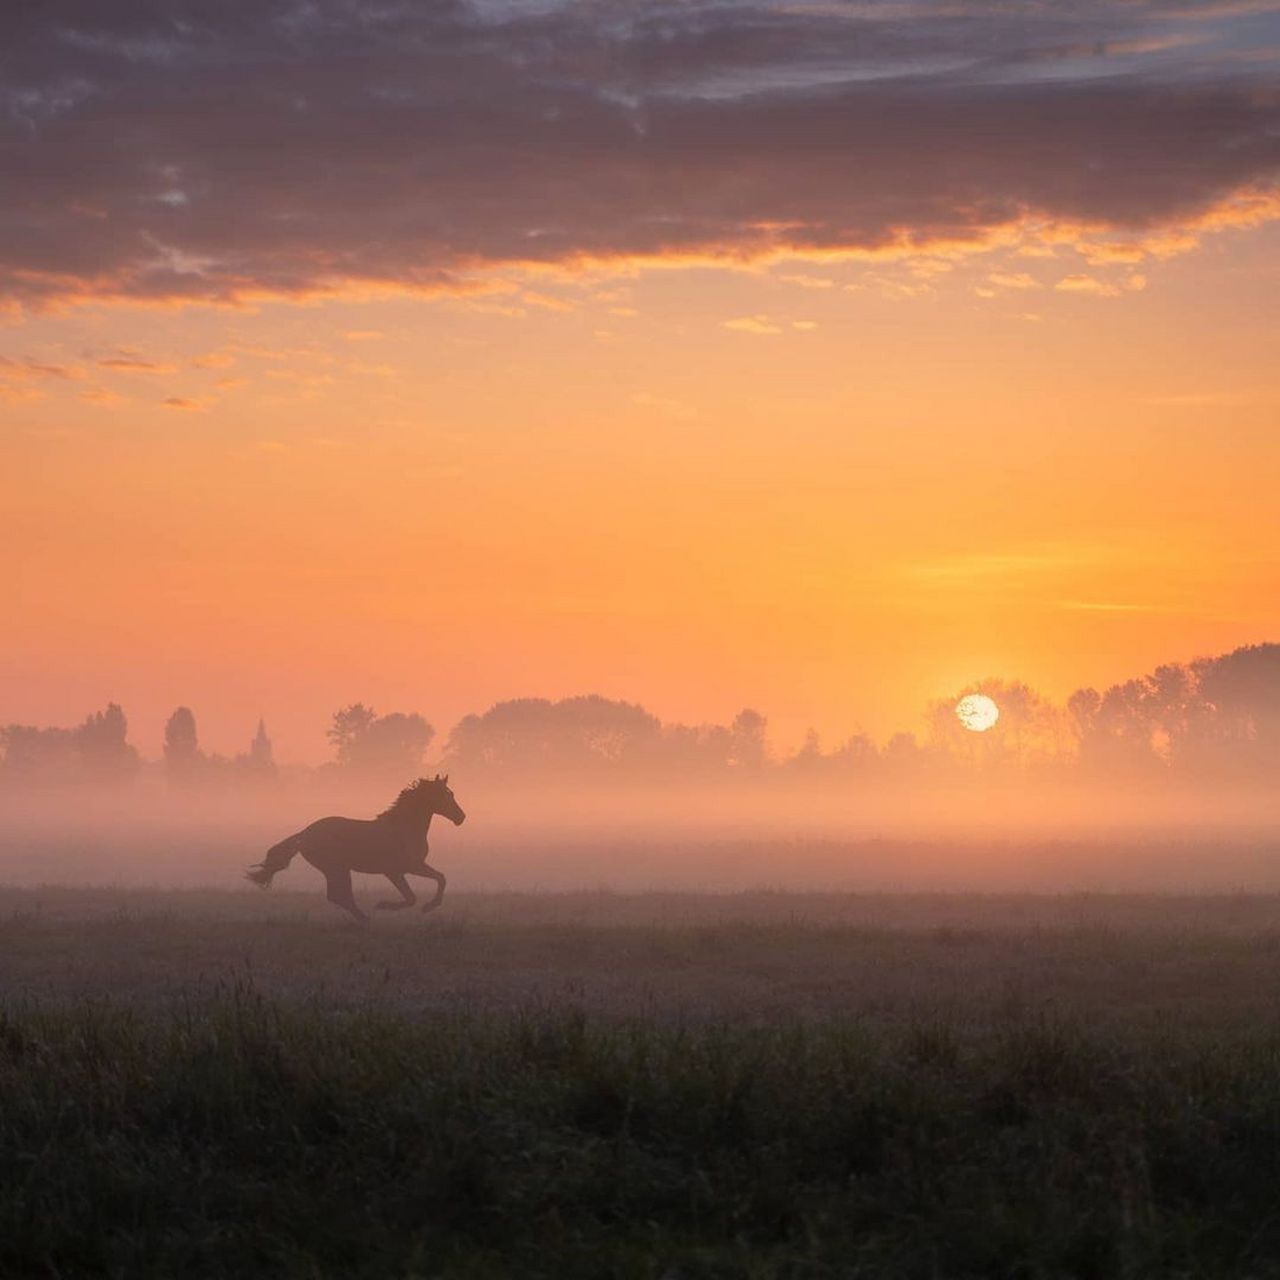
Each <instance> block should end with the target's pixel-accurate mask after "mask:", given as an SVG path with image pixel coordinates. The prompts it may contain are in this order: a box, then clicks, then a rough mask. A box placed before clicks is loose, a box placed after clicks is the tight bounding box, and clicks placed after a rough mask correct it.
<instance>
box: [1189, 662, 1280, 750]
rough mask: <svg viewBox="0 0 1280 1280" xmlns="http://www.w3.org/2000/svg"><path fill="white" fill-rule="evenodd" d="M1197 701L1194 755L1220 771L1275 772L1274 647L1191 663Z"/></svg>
mask: <svg viewBox="0 0 1280 1280" xmlns="http://www.w3.org/2000/svg"><path fill="white" fill-rule="evenodd" d="M1192 671H1193V673H1194V676H1195V679H1196V681H1197V686H1198V692H1199V695H1200V699H1201V711H1200V717H1199V719H1198V720H1197V722H1196V724H1195V726H1194V730H1195V732H1194V738H1195V740H1196V754H1197V755H1198V757H1199V758H1200V760H1201V761H1207V760H1208V759H1213V760H1214V761H1215V763H1217V764H1218V765H1219V766H1220V767H1225V768H1227V769H1242V770H1245V771H1249V772H1252V771H1255V770H1266V771H1271V770H1274V769H1277V768H1280V644H1255V645H1247V646H1245V647H1243V648H1240V649H1236V650H1234V651H1233V652H1231V653H1226V654H1223V655H1221V656H1220V657H1217V658H1201V659H1199V660H1198V661H1196V662H1194V663H1192Z"/></svg>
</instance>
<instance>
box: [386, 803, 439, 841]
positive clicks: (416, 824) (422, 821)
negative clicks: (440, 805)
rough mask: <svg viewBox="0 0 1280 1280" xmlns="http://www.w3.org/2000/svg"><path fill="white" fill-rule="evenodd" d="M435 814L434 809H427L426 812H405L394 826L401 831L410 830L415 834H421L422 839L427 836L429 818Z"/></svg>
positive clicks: (429, 823) (429, 824)
mask: <svg viewBox="0 0 1280 1280" xmlns="http://www.w3.org/2000/svg"><path fill="white" fill-rule="evenodd" d="M434 816H435V811H434V810H430V809H429V810H428V811H427V812H426V813H413V814H406V815H404V816H402V817H401V818H400V820H399V821H398V822H397V823H396V826H398V827H399V828H400V830H401V831H406V832H410V833H412V834H413V835H415V836H419V835H420V836H421V837H422V838H423V839H424V840H425V839H426V838H427V830H428V829H429V828H430V826H431V819H432V818H433V817H434Z"/></svg>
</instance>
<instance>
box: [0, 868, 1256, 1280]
mask: <svg viewBox="0 0 1280 1280" xmlns="http://www.w3.org/2000/svg"><path fill="white" fill-rule="evenodd" d="M372 896H373V897H375V898H376V897H379V896H383V895H381V894H374V895H372ZM0 955H2V956H3V961H2V964H3V968H2V969H0V1275H5V1276H8V1275H13V1276H50V1277H53V1276H58V1277H67V1276H120V1277H125V1276H128V1277H137V1276H155V1277H161V1276H165V1277H168V1276H174V1275H183V1276H226V1275H236V1276H249V1275H270V1276H298V1277H303V1276H305V1277H327V1276H335V1277H336V1276H369V1277H375V1276H376V1277H410V1276H448V1277H490V1276H492V1277H505V1276H530V1277H540V1276H547V1277H551V1276H556V1277H579V1276H580V1277H600V1276H616V1277H637V1278H639V1277H645V1278H649V1280H695V1278H697V1277H731V1276H732V1277H737V1276H749V1277H827V1276H831V1277H836V1276H840V1277H907V1278H912V1277H921V1278H922V1280H923V1278H924V1277H985V1276H1019V1277H1044V1278H1045V1280H1048V1278H1049V1277H1076V1276H1081V1277H1083V1276H1097V1277H1109V1276H1117V1277H1139V1276H1153V1277H1154V1276H1161V1277H1167V1276H1186V1277H1211V1276H1223V1277H1227V1276H1231V1277H1243V1276H1254V1277H1266V1276H1273V1275H1275V1276H1280V1213H1277V1211H1276V1194H1275V1188H1276V1185H1277V1179H1278V1176H1280V898H1277V897H1274V896H1271V895H1265V896H1263V895H1243V894H1222V895H1216V896H1207V895H1206V896H1173V895H1165V896H1131V895H1107V894H1059V895H1049V894H1045V895H994V894H992V895H980V894H967V895H963V894H912V895H883V894H867V893H840V894H836V893H828V894H801V893H781V892H773V893H766V892H753V893H734V894H720V895H713V894H706V895H693V894H613V893H562V894H541V895H539V894H494V893H489V894H482V893H468V894H458V895H451V897H450V898H449V899H448V900H447V903H446V906H445V908H444V909H443V910H442V911H441V912H439V913H437V914H436V915H435V916H431V917H423V916H421V915H419V914H417V913H404V914H400V915H379V916H378V917H376V918H375V920H374V921H373V923H372V925H371V926H370V927H367V928H361V927H358V926H355V925H352V924H350V923H348V922H347V921H345V920H343V919H340V918H337V916H336V913H334V912H333V910H332V908H330V907H328V906H327V904H325V903H324V902H323V900H322V899H320V898H319V897H318V896H316V895H314V894H313V893H291V892H280V891H277V890H273V891H272V893H270V894H261V893H257V892H254V891H250V890H246V891H245V892H236V891H228V892H222V891H213V890H185V891H184V890H154V891H145V890H120V889H70V888H25V889H5V890H0Z"/></svg>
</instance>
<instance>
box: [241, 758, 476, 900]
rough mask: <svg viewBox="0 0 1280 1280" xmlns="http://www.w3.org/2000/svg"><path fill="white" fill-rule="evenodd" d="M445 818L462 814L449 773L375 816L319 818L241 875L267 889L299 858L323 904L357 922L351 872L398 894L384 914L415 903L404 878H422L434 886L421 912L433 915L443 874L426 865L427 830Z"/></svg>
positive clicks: (461, 818)
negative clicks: (377, 878) (316, 876)
mask: <svg viewBox="0 0 1280 1280" xmlns="http://www.w3.org/2000/svg"><path fill="white" fill-rule="evenodd" d="M437 813H438V814H440V815H441V816H442V817H445V818H448V819H449V821H450V822H452V823H453V824H454V826H456V827H460V826H461V825H462V824H463V823H464V822H465V821H466V820H467V815H466V814H465V813H463V812H462V809H461V807H460V806H459V804H458V802H457V801H456V800H455V799H454V798H453V792H452V791H450V790H449V775H448V774H445V776H444V777H443V778H442V777H441V776H440V775H439V774H436V776H435V777H434V778H419V779H418V780H417V782H414V783H411V784H410V785H409V786H407V787H405V789H404V790H403V791H402V792H401V793H400V794H399V795H398V796H397V797H396V799H395V803H394V804H392V805H391V807H390V808H388V809H384V810H383V811H382V812H381V813H380V814H378V816H377V817H376V818H373V819H371V820H365V819H363V818H321V819H320V820H319V821H318V822H313V823H312V824H311V825H310V826H309V827H303V829H302V830H301V831H297V832H295V833H294V834H293V835H291V836H289V837H287V838H286V839H284V840H281V841H280V843H279V844H275V845H272V846H271V848H270V849H268V850H267V856H266V857H265V858H263V860H262V861H261V862H259V863H258V864H257V865H256V866H255V867H252V868H250V869H249V870H248V871H247V872H246V873H245V875H246V877H247V878H248V879H250V880H252V881H253V882H254V884H259V885H261V886H262V887H263V888H264V889H268V888H270V887H271V879H272V877H273V876H274V875H276V874H277V872H280V871H283V870H284V869H285V867H287V866H288V865H289V863H290V862H292V861H293V857H294V855H295V854H298V853H300V854H302V856H303V857H304V858H305V859H306V860H307V861H308V862H309V863H311V865H312V866H313V867H315V868H316V870H317V871H321V872H323V873H324V878H325V879H326V880H327V881H328V882H329V894H328V897H329V901H330V902H332V903H333V904H334V905H335V906H339V907H341V908H342V909H343V910H344V911H349V912H350V913H351V914H352V915H353V916H355V918H356V919H357V920H367V919H368V918H369V917H368V916H367V915H365V913H364V912H363V911H361V910H360V908H359V907H358V906H356V900H355V898H354V897H353V896H352V893H351V873H352V872H353V871H367V872H371V873H373V874H374V875H384V876H386V877H387V879H388V880H390V881H391V883H392V884H393V885H395V887H396V888H397V889H399V890H400V897H401V901H399V902H379V903H378V904H377V905H378V907H379V908H380V909H381V910H384V911H399V910H401V909H402V908H404V907H411V906H413V904H414V903H415V902H416V901H417V898H416V897H415V896H414V892H413V890H412V889H410V888H409V882H408V880H407V879H406V877H407V876H425V877H426V878H427V879H428V880H434V881H435V882H436V896H435V897H434V898H432V899H431V901H430V902H428V903H427V904H426V906H424V907H423V908H422V909H423V911H433V910H434V909H435V908H436V907H438V906H439V905H440V903H441V900H442V899H443V898H444V885H445V879H444V874H443V872H440V871H437V870H436V869H435V867H429V866H427V828H428V827H430V825H431V819H432V817H433V815H435V814H437Z"/></svg>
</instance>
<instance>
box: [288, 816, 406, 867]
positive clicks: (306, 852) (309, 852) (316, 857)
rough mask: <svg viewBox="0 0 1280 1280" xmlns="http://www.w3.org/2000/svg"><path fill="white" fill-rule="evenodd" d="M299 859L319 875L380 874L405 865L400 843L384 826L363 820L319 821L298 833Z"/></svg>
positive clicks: (338, 819) (329, 819) (339, 819)
mask: <svg viewBox="0 0 1280 1280" xmlns="http://www.w3.org/2000/svg"><path fill="white" fill-rule="evenodd" d="M299 835H300V837H302V839H301V852H302V856H303V857H304V858H305V859H306V860H307V861H308V862H310V863H311V865H312V866H314V867H318V868H319V869H320V870H321V871H324V870H328V869H343V870H347V871H368V872H373V873H379V874H383V873H385V872H386V871H387V870H390V869H395V868H396V867H397V866H399V865H400V864H401V863H402V862H404V861H406V858H405V851H404V850H402V849H401V848H400V847H399V846H400V843H401V842H400V841H399V840H395V839H394V838H391V839H389V838H388V837H392V831H391V830H390V829H388V828H387V827H386V826H385V825H384V824H382V823H379V822H376V821H371V820H369V819H366V818H341V817H329V818H318V819H317V820H316V821H315V822H313V823H312V824H311V825H310V826H309V827H307V828H306V829H305V830H303V831H301V832H300V833H299Z"/></svg>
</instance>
